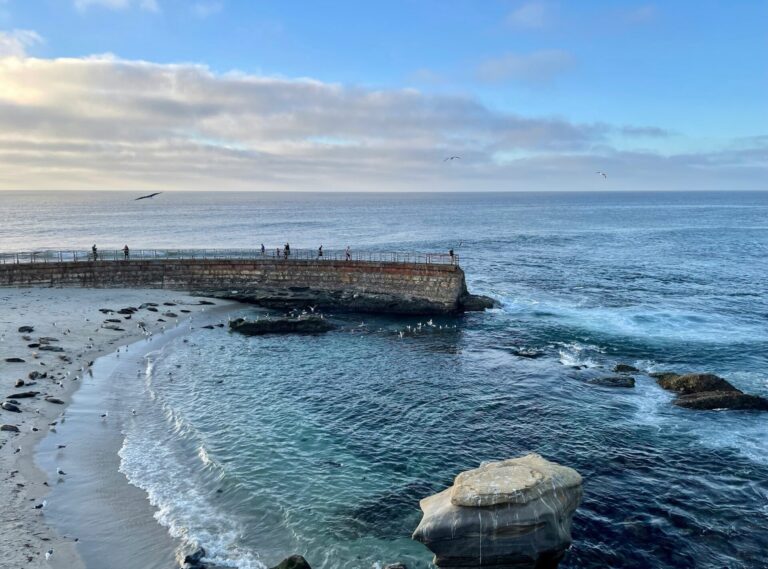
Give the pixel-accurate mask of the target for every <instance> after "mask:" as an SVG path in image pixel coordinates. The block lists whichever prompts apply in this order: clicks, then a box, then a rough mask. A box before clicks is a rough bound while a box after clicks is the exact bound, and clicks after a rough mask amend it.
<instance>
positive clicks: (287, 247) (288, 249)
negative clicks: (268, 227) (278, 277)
mask: <svg viewBox="0 0 768 569" xmlns="http://www.w3.org/2000/svg"><path fill="white" fill-rule="evenodd" d="M290 254H291V245H290V244H289V243H286V244H285V258H286V259H287V258H288V257H289V256H290Z"/></svg>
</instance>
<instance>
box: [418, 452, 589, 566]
mask: <svg viewBox="0 0 768 569" xmlns="http://www.w3.org/2000/svg"><path fill="white" fill-rule="evenodd" d="M581 483H582V478H581V476H580V475H579V473H578V472H576V471H575V470H573V469H572V468H568V467H566V466H561V465H559V464H556V463H553V462H549V461H548V460H546V459H544V458H542V457H541V456H540V455H538V454H535V453H532V454H528V455H526V456H523V457H520V458H514V459H511V460H505V461H501V462H490V463H486V464H484V465H482V466H481V467H480V468H476V469H474V470H470V471H467V472H463V473H461V474H459V475H458V476H457V477H456V480H455V481H454V485H453V486H452V487H450V488H448V489H447V490H444V491H442V492H440V493H439V494H435V495H434V496H430V497H429V498H425V499H423V500H422V501H421V502H420V506H421V509H422V511H423V512H424V517H423V518H422V520H421V523H419V526H418V527H417V528H416V531H415V532H414V533H413V539H415V540H417V541H420V542H421V543H423V544H424V545H426V546H427V547H428V548H429V549H431V550H432V551H433V552H434V553H435V559H434V563H435V565H437V566H438V567H462V568H471V567H519V568H530V569H534V568H540V567H556V566H557V564H558V563H559V562H560V560H561V559H562V557H563V556H564V554H565V551H566V550H567V549H568V547H569V546H570V544H571V518H572V516H573V513H574V511H575V510H576V507H577V506H578V505H579V502H580V501H581V494H582V489H581Z"/></svg>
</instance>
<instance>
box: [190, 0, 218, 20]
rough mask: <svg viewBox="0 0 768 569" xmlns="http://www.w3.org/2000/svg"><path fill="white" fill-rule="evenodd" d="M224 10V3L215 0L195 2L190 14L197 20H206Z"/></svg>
mask: <svg viewBox="0 0 768 569" xmlns="http://www.w3.org/2000/svg"><path fill="white" fill-rule="evenodd" d="M223 9H224V3H223V2H220V1H215V0H207V1H201V2H195V3H194V4H192V13H193V14H194V15H195V16H197V17H198V18H207V17H209V16H212V15H214V14H218V13H219V12H221V11H222V10H223Z"/></svg>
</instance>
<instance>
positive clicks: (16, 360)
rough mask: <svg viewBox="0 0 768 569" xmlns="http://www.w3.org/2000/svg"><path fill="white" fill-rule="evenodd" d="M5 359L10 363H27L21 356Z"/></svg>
mask: <svg viewBox="0 0 768 569" xmlns="http://www.w3.org/2000/svg"><path fill="white" fill-rule="evenodd" d="M5 361H6V362H8V363H9V364H23V363H25V361H24V360H22V359H21V358H5Z"/></svg>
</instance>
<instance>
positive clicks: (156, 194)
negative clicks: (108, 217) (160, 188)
mask: <svg viewBox="0 0 768 569" xmlns="http://www.w3.org/2000/svg"><path fill="white" fill-rule="evenodd" d="M162 193H163V192H155V193H154V194H147V195H146V196H141V197H140V198H136V199H135V200H133V201H135V202H137V201H139V200H146V199H149V198H154V197H155V196H159V195H160V194H162Z"/></svg>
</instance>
